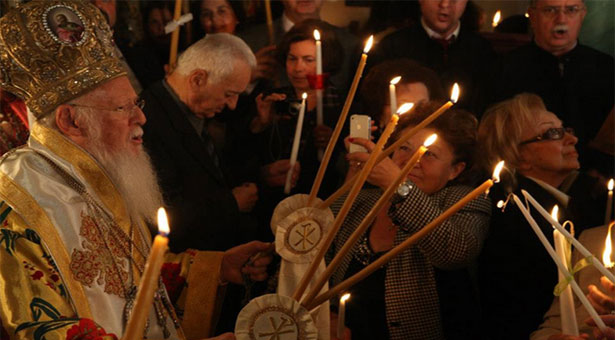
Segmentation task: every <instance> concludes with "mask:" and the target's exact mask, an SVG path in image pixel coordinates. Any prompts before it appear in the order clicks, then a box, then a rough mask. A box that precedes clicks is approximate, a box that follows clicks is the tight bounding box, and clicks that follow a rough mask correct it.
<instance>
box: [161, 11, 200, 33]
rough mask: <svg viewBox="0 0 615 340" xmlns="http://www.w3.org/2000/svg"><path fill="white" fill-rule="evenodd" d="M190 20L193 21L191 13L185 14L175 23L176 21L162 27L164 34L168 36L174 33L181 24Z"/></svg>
mask: <svg viewBox="0 0 615 340" xmlns="http://www.w3.org/2000/svg"><path fill="white" fill-rule="evenodd" d="M192 19H193V17H192V13H187V14H184V15H182V16H181V17H179V19H177V21H176V20H171V21H169V23H168V24H167V25H166V26H164V34H169V33H171V32H173V31H175V30H176V29H177V28H178V27H179V26H182V25H183V24H185V23H187V22H189V21H192Z"/></svg>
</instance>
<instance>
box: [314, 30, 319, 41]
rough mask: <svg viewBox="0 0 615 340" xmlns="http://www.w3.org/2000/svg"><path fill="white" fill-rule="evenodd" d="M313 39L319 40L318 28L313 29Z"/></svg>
mask: <svg viewBox="0 0 615 340" xmlns="http://www.w3.org/2000/svg"><path fill="white" fill-rule="evenodd" d="M314 39H316V40H317V41H318V40H320V32H318V30H314Z"/></svg>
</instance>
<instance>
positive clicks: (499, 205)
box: [496, 200, 504, 208]
mask: <svg viewBox="0 0 615 340" xmlns="http://www.w3.org/2000/svg"><path fill="white" fill-rule="evenodd" d="M496 206H497V207H498V208H502V207H503V206H504V201H502V200H499V201H498V203H497V204H496Z"/></svg>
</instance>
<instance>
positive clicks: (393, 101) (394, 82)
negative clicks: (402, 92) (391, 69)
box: [389, 76, 401, 113]
mask: <svg viewBox="0 0 615 340" xmlns="http://www.w3.org/2000/svg"><path fill="white" fill-rule="evenodd" d="M400 80H401V76H397V77H395V78H393V79H391V82H390V83H389V102H390V106H391V113H393V112H397V93H396V92H395V85H397V83H399V81H400Z"/></svg>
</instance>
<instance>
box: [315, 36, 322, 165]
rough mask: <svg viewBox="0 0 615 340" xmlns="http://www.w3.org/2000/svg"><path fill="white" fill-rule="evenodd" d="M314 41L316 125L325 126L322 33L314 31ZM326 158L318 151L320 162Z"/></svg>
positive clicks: (320, 150)
mask: <svg viewBox="0 0 615 340" xmlns="http://www.w3.org/2000/svg"><path fill="white" fill-rule="evenodd" d="M314 39H315V40H316V125H322V124H324V119H323V113H322V112H323V111H322V90H323V86H324V84H323V82H324V79H323V78H322V42H321V41H320V32H319V31H318V30H314ZM323 156H324V150H323V149H321V148H319V149H318V160H322V157H323Z"/></svg>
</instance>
